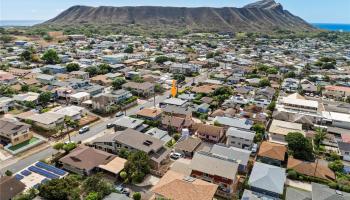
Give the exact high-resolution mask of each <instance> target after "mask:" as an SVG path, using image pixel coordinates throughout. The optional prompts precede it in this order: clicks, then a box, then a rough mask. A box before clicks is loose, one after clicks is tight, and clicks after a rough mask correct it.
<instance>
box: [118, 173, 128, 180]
mask: <svg viewBox="0 0 350 200" xmlns="http://www.w3.org/2000/svg"><path fill="white" fill-rule="evenodd" d="M119 176H120V178H122V179H123V180H125V179H126V178H127V176H128V174H127V173H126V172H125V171H121V172H120V173H119Z"/></svg>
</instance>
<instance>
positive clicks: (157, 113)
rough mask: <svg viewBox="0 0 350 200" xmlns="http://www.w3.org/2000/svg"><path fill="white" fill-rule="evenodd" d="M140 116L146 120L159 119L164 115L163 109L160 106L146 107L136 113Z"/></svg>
mask: <svg viewBox="0 0 350 200" xmlns="http://www.w3.org/2000/svg"><path fill="white" fill-rule="evenodd" d="M136 115H137V116H138V117H139V118H142V119H145V120H152V121H155V120H159V119H160V118H161V116H162V110H161V109H158V108H144V109H142V110H140V111H138V112H137V113H136Z"/></svg>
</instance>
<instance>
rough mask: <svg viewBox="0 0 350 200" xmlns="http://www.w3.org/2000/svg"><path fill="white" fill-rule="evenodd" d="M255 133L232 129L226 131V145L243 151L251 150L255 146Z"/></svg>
mask: <svg viewBox="0 0 350 200" xmlns="http://www.w3.org/2000/svg"><path fill="white" fill-rule="evenodd" d="M255 134H256V133H255V131H251V130H248V129H242V128H235V127H230V128H229V129H228V130H227V131H226V138H227V141H226V144H227V145H228V146H233V147H237V148H241V149H247V150H250V149H251V148H252V146H253V142H254V137H255Z"/></svg>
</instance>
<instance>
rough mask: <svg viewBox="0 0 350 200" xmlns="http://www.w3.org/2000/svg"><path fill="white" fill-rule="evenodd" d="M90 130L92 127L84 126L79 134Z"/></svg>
mask: <svg viewBox="0 0 350 200" xmlns="http://www.w3.org/2000/svg"><path fill="white" fill-rule="evenodd" d="M89 130H90V127H88V126H84V127H83V128H81V129H79V134H83V133H85V132H88V131H89Z"/></svg>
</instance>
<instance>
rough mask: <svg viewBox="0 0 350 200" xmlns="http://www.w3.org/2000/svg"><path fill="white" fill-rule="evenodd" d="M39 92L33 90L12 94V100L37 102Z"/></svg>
mask: <svg viewBox="0 0 350 200" xmlns="http://www.w3.org/2000/svg"><path fill="white" fill-rule="evenodd" d="M38 98H39V94H38V93H35V92H27V93H22V94H17V95H14V96H13V100H15V101H17V102H21V103H25V102H33V103H35V104H36V103H38Z"/></svg>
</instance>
